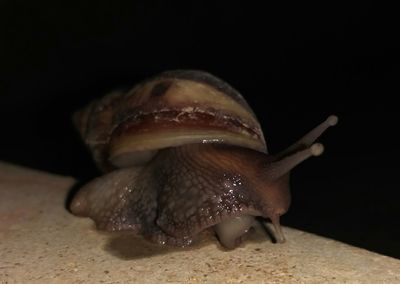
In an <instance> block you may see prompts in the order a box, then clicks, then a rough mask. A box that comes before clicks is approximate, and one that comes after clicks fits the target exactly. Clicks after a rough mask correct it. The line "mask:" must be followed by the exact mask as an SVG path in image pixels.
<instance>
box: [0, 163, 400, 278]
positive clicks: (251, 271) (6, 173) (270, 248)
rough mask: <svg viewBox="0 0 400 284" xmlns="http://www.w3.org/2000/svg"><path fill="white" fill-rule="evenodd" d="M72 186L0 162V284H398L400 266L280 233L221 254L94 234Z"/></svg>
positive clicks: (204, 247) (206, 245)
mask: <svg viewBox="0 0 400 284" xmlns="http://www.w3.org/2000/svg"><path fill="white" fill-rule="evenodd" d="M74 184H75V180H74V179H73V178H70V177H61V176H55V175H51V174H48V173H43V172H38V171H33V170H29V169H25V168H21V167H17V166H12V165H8V164H5V163H0V283H400V261H399V260H396V259H393V258H389V257H386V256H381V255H378V254H375V253H372V252H368V251H366V250H363V249H359V248H355V247H351V246H349V245H346V244H343V243H339V242H337V241H334V240H330V239H326V238H322V237H318V236H315V235H312V234H309V233H305V232H301V231H298V230H294V229H290V228H283V230H284V233H285V235H286V238H287V242H286V243H284V244H273V243H272V242H271V241H270V239H268V238H267V236H266V235H263V233H261V231H259V232H258V233H257V234H256V235H255V236H254V237H253V238H252V239H251V240H250V241H248V242H247V243H245V244H244V245H243V246H242V247H239V248H237V249H235V250H232V251H224V250H223V249H221V247H220V246H219V245H218V243H217V242H216V241H215V239H213V238H211V237H210V238H208V239H207V240H204V241H202V242H200V243H199V244H197V245H195V246H193V247H189V248H186V249H176V248H166V247H158V246H155V245H152V244H149V243H147V242H146V241H144V240H142V239H141V238H139V237H135V236H132V235H129V234H112V233H104V232H99V231H97V230H96V229H95V228H94V226H93V223H92V222H91V220H89V219H86V218H77V217H74V216H72V215H71V214H70V213H69V212H68V211H67V210H66V209H65V199H66V196H67V193H68V191H69V190H70V189H71V188H72V187H73V186H74Z"/></svg>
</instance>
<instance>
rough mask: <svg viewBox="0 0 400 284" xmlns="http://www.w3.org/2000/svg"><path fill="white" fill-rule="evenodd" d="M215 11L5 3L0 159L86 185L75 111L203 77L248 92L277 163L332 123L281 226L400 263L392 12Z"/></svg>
mask: <svg viewBox="0 0 400 284" xmlns="http://www.w3.org/2000/svg"><path fill="white" fill-rule="evenodd" d="M215 2H217V1H213V2H210V3H209V2H206V1H185V2H182V3H178V2H173V1H123V2H118V1H93V2H88V1H82V2H70V1H68V2H65V3H63V2H61V1H51V2H50V1H48V2H46V1H39V2H37V1H1V2H0V32H1V33H0V43H1V49H0V56H1V58H0V59H1V62H0V72H1V74H0V80H1V81H0V82H1V85H0V88H1V89H0V96H1V101H0V105H1V113H0V133H1V134H0V138H1V140H0V141H1V144H0V159H1V160H5V161H9V162H13V163H16V164H20V165H24V166H29V167H33V168H37V169H41V170H46V171H50V172H54V173H58V174H63V175H70V176H74V177H76V178H78V179H80V180H85V179H90V178H92V177H93V176H95V175H98V174H99V173H98V172H97V171H96V169H95V167H94V165H93V163H92V161H91V159H90V156H89V154H88V152H87V151H86V149H85V148H84V146H83V144H82V143H81V141H80V140H79V137H78V135H77V134H76V132H75V131H74V129H73V127H72V124H71V119H70V116H71V113H72V112H73V111H74V110H76V109H77V108H79V107H81V106H83V105H84V104H86V103H88V102H89V101H90V100H91V99H93V98H96V97H98V96H101V95H103V94H104V93H106V92H108V91H109V90H110V89H112V88H115V87H119V86H127V85H132V84H134V83H137V82H139V81H140V80H142V79H144V78H146V77H148V76H152V75H155V74H156V73H158V72H161V71H164V70H167V69H180V68H190V69H202V70H205V71H209V72H211V73H213V74H214V75H217V76H218V77H221V78H223V79H224V80H226V81H227V82H229V83H230V84H231V85H233V86H234V87H235V88H236V89H238V90H239V91H240V92H241V93H242V94H243V95H244V97H245V98H246V99H247V100H248V102H249V104H250V105H251V106H252V107H253V109H254V111H255V113H256V114H257V116H258V117H259V119H260V122H261V124H262V126H263V130H264V131H265V136H266V138H267V142H268V145H269V149H270V151H271V152H277V151H279V150H281V149H283V148H285V147H286V146H288V145H289V144H291V142H293V141H295V140H296V139H297V138H299V137H300V136H302V135H303V134H305V133H306V132H307V131H308V130H309V129H311V128H312V127H314V126H315V125H316V124H318V123H320V122H321V121H323V120H324V119H325V118H326V117H327V116H328V115H329V114H332V113H334V114H337V115H338V116H339V118H340V122H339V124H338V125H337V126H336V127H334V128H332V129H330V130H329V131H328V132H327V133H326V134H325V135H324V136H323V137H322V138H321V142H323V143H324V144H325V146H326V152H325V153H324V155H323V156H321V157H318V158H313V159H310V160H309V161H307V162H305V163H304V164H302V165H301V166H299V167H298V168H296V170H294V171H293V175H292V193H293V205H292V207H291V209H290V211H289V212H288V213H287V214H286V215H285V216H284V217H283V219H282V223H283V224H284V225H288V226H292V227H295V228H300V229H302V230H306V231H310V232H314V233H317V234H320V235H323V236H327V237H331V238H334V239H337V240H341V241H343V242H346V243H350V244H353V245H356V246H360V247H364V248H367V249H370V250H373V251H377V252H380V253H383V254H387V255H391V256H394V257H398V258H400V226H399V218H400V208H399V200H400V193H399V179H398V175H399V166H398V159H399V156H400V155H399V147H398V145H399V138H398V137H397V132H398V103H396V102H395V97H396V96H397V95H398V94H399V87H398V77H399V75H400V70H399V60H398V55H397V53H398V49H397V45H396V39H397V38H398V37H399V30H398V28H397V17H398V15H397V12H396V11H397V10H396V9H394V7H389V6H385V5H384V4H379V5H377V4H372V3H369V2H367V1H363V2H361V3H356V2H351V3H345V4H341V3H320V2H317V3H311V2H308V3H304V1H299V2H296V3H289V2H283V1H280V2H281V3H275V2H278V1H275V2H273V3H269V2H268V4H261V2H262V1H257V2H256V1H226V2H223V1H218V3H215ZM67 3H68V4H67ZM310 245H312V244H310Z"/></svg>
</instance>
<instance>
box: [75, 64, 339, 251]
mask: <svg viewBox="0 0 400 284" xmlns="http://www.w3.org/2000/svg"><path fill="white" fill-rule="evenodd" d="M337 120H338V119H337V117H336V116H334V115H331V116H329V117H328V118H327V120H326V121H324V122H322V123H321V124H320V125H318V126H317V127H316V128H314V129H313V130H311V131H310V132H309V133H308V134H307V135H305V136H304V137H303V138H301V139H300V140H298V141H297V142H296V143H294V144H293V145H292V146H290V147H289V148H287V149H286V150H284V151H282V152H280V153H278V154H269V153H268V151H267V145H266V142H265V138H264V135H263V132H262V130H261V126H260V124H259V122H258V120H257V118H256V115H255V114H254V112H253V111H252V110H251V108H250V107H249V105H248V104H247V102H246V101H245V100H244V98H243V97H242V96H241V94H240V93H239V92H238V91H236V90H235V89H234V88H233V87H231V86H230V85H229V84H227V83H225V82H224V81H222V80H221V79H219V78H217V77H215V76H213V75H211V74H209V73H207V72H203V71H197V70H173V71H167V72H164V73H161V74H159V75H156V76H155V77H152V78H151V79H149V80H146V81H144V82H142V83H140V84H138V85H136V86H134V87H133V88H132V89H131V90H129V91H125V92H124V91H115V92H112V93H110V94H108V95H106V96H105V97H103V98H101V99H99V100H97V101H94V102H92V103H91V104H89V105H88V106H87V107H86V108H84V109H83V110H80V111H78V112H77V113H76V114H75V115H74V121H75V123H76V125H77V128H78V130H79V132H80V134H81V136H82V138H83V140H84V142H85V143H86V144H87V146H88V148H89V149H90V151H91V153H92V155H93V159H94V161H95V162H96V164H97V166H98V167H99V168H100V169H101V170H102V171H103V172H104V175H102V176H100V177H97V178H95V179H94V180H92V181H90V182H89V183H87V184H85V185H84V186H83V187H82V188H81V189H80V190H79V191H78V192H77V194H76V195H75V196H74V197H73V200H72V202H71V204H70V210H71V212H72V213H73V214H74V215H77V216H84V217H90V218H91V219H93V220H94V222H95V224H96V227H97V228H98V229H100V230H107V231H132V232H134V233H137V234H141V235H143V236H144V237H145V238H146V239H148V240H150V241H153V242H156V243H159V244H167V245H173V246H187V245H189V244H191V243H192V242H193V241H194V240H195V239H196V236H198V235H199V234H200V233H201V232H202V231H205V230H210V231H214V232H215V234H216V237H217V239H218V240H219V242H220V243H221V245H222V246H224V247H225V248H227V249H233V248H235V247H237V246H238V245H240V244H241V242H242V241H243V240H244V239H245V238H246V236H247V235H248V234H249V232H250V231H251V229H252V228H253V227H254V224H255V222H257V221H256V217H257V219H258V218H260V217H261V218H265V219H269V220H270V221H271V223H272V224H273V228H274V236H275V239H276V241H277V242H284V241H285V238H284V235H283V233H282V230H281V226H280V223H279V218H280V216H281V215H283V214H284V213H286V211H287V210H288V208H289V205H290V202H291V197H290V192H289V173H290V170H291V169H292V168H294V167H295V166H296V165H297V164H299V163H301V162H302V161H304V160H306V159H307V158H309V157H311V156H318V155H320V154H321V153H322V152H323V150H324V148H323V145H322V144H320V143H315V140H316V139H317V138H318V137H319V136H320V135H321V134H322V133H323V132H324V131H325V130H326V129H327V128H328V127H329V126H333V125H335V124H336V123H337Z"/></svg>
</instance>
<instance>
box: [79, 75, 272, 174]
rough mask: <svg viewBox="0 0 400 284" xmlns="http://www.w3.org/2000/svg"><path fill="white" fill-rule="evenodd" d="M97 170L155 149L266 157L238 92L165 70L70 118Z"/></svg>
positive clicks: (141, 159) (209, 79)
mask: <svg viewBox="0 0 400 284" xmlns="http://www.w3.org/2000/svg"><path fill="white" fill-rule="evenodd" d="M74 118H75V122H76V124H77V126H78V129H79V131H80V133H81V135H82V137H83V139H84V141H85V143H86V144H87V145H88V147H89V148H90V150H91V152H92V154H93V157H94V160H95V161H96V163H97V165H98V166H99V168H100V169H102V170H104V171H108V170H110V169H113V168H116V167H117V168H118V167H126V166H131V165H139V164H144V163H146V162H147V161H148V160H149V159H151V157H152V156H153V155H154V154H155V153H156V152H157V150H158V149H162V148H167V147H176V146H181V145H184V144H191V143H226V144H231V145H237V146H242V147H246V148H250V149H254V150H257V151H260V152H267V147H266V143H265V140H264V136H263V133H262V130H261V127H260V124H259V122H258V120H257V118H256V116H255V114H254V113H253V111H252V110H251V108H250V107H249V105H248V104H247V102H246V101H245V100H244V98H243V97H242V96H241V95H240V93H239V92H238V91H236V90H235V89H233V88H232V87H231V86H230V85H229V84H227V83H226V82H224V81H222V80H221V79H219V78H217V77H215V76H213V75H211V74H209V73H206V72H202V71H196V70H175V71H167V72H164V73H161V74H160V75H157V76H155V77H153V78H151V79H149V80H146V81H144V82H142V83H140V84H138V85H136V86H135V87H133V88H132V89H131V90H129V91H127V92H122V91H115V92H112V93H110V94H108V95H106V96H105V97H103V98H102V99H100V100H97V101H94V102H92V103H91V104H90V105H88V106H87V107H86V108H85V109H83V110H81V111H79V112H77V113H76V114H75V117H74Z"/></svg>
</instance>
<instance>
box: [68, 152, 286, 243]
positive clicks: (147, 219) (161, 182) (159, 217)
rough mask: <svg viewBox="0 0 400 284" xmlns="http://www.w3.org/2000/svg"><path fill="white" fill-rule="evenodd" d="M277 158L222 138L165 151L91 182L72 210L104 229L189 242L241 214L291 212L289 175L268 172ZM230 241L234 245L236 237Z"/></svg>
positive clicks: (263, 214) (269, 216)
mask: <svg viewBox="0 0 400 284" xmlns="http://www.w3.org/2000/svg"><path fill="white" fill-rule="evenodd" d="M271 159H272V157H271V156H268V155H265V154H262V153H260V152H257V151H254V150H250V149H245V148H240V147H235V146H228V145H219V144H193V145H185V146H182V147H176V148H169V149H165V150H162V151H160V152H159V153H158V154H157V155H156V157H154V159H153V160H152V161H151V162H150V163H149V164H148V165H147V166H145V167H143V168H126V169H121V170H117V171H113V172H111V173H109V174H107V175H105V176H102V177H100V178H98V179H96V180H94V181H92V182H90V183H89V184H88V185H86V186H85V188H82V189H81V191H80V192H79V194H78V195H77V196H76V197H75V199H74V201H73V203H72V205H71V210H72V212H73V213H74V214H76V215H80V216H88V217H90V218H92V219H93V220H95V222H96V224H97V226H98V228H99V229H106V230H110V231H120V230H133V231H137V232H138V233H142V234H144V235H145V236H147V237H148V238H150V239H156V240H157V241H158V242H161V243H169V244H174V245H185V244H188V243H190V242H191V241H192V240H193V239H194V237H195V236H196V235H197V234H198V233H199V232H201V231H203V230H204V229H206V228H209V227H212V226H214V225H216V224H219V223H221V222H223V221H226V220H229V219H231V218H234V217H237V216H262V217H265V218H274V217H275V216H279V215H281V214H283V213H285V212H286V211H287V209H288V207H289V204H290V194H289V188H288V178H287V175H284V176H283V177H279V178H278V179H275V180H270V178H269V177H268V176H267V175H264V174H262V173H263V172H264V171H263V169H266V168H267V165H268V164H269V162H270V160H271ZM250 225H251V224H250ZM246 229H249V227H248V228H246ZM246 229H244V230H246ZM222 234H224V233H223V232H222ZM240 236H241V235H239V236H237V238H238V237H240ZM225 238H228V239H229V237H226V236H225ZM235 239H236V238H235ZM224 243H225V244H227V245H226V246H227V247H229V248H231V247H233V245H229V243H234V242H233V240H228V241H225V242H224Z"/></svg>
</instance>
